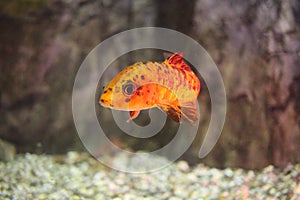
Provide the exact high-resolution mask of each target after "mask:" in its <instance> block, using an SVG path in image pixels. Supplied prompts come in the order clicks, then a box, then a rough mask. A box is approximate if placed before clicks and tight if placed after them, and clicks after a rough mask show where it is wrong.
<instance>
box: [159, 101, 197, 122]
mask: <svg viewBox="0 0 300 200" xmlns="http://www.w3.org/2000/svg"><path fill="white" fill-rule="evenodd" d="M159 108H160V109H162V110H163V111H164V112H165V113H166V114H167V115H168V117H170V118H171V119H172V120H174V121H176V122H178V123H180V122H181V117H183V118H184V119H185V120H186V121H188V122H189V123H190V124H196V122H197V121H198V110H197V107H196V104H195V103H187V104H183V105H182V106H179V105H159Z"/></svg>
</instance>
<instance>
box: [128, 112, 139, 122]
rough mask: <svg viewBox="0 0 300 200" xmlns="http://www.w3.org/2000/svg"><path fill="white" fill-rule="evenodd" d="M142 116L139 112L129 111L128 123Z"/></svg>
mask: <svg viewBox="0 0 300 200" xmlns="http://www.w3.org/2000/svg"><path fill="white" fill-rule="evenodd" d="M139 114H140V111H139V110H132V111H129V115H130V117H129V119H128V120H127V122H130V121H131V120H133V119H135V118H137V116H139Z"/></svg>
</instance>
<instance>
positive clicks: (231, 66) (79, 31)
mask: <svg viewBox="0 0 300 200" xmlns="http://www.w3.org/2000/svg"><path fill="white" fill-rule="evenodd" d="M144 26H158V27H165V28H170V29H174V30H177V31H180V32H182V33H184V34H187V35H188V36H190V37H192V38H193V39H194V40H196V41H198V42H199V43H200V44H201V45H202V46H203V47H204V48H205V49H206V50H207V52H208V53H209V54H210V55H211V56H212V58H213V60H214V61H215V63H216V64H217V66H218V68H219V70H220V72H221V74H222V77H223V80H224V84H225V87H226V93H227V109H228V110H227V117H226V122H225V126H224V129H223V132H222V135H221V138H220V139H219V141H218V143H217V145H216V146H215V148H214V149H213V151H212V152H211V153H210V154H209V155H208V156H207V157H206V158H205V159H201V160H200V159H199V158H198V152H199V148H200V146H201V144H202V139H203V134H198V135H197V137H196V139H195V141H194V143H193V145H192V146H191V147H190V148H189V150H188V151H187V152H186V153H185V154H184V155H183V156H182V158H181V159H184V160H187V161H188V162H189V163H190V164H196V163H200V162H202V163H205V164H208V165H210V166H214V167H221V168H223V167H243V168H252V169H257V168H262V167H265V166H267V165H268V164H274V165H276V166H286V165H287V164H288V163H296V162H299V161H300V153H299V152H300V31H299V28H300V1H299V0H251V1H243V0H237V1H233V0H224V1H217V0H189V1H182V0H172V1H171V0H164V1H159V0H153V1H150V0H140V1H133V0H61V1H59V0H50V1H44V0H2V1H1V2H0V30H1V32H0V64H1V66H0V113H1V114H0V138H1V142H0V143H1V144H0V145H2V144H7V142H9V143H10V144H12V145H13V146H15V149H16V151H17V152H18V153H24V152H33V153H49V154H63V153H66V152H68V151H71V150H76V151H85V149H84V148H83V147H82V144H81V142H80V140H79V138H78V136H77V133H76V130H75V126H74V123H73V118H72V107H71V102H72V98H71V95H72V87H73V82H74V79H75V75H76V72H77V70H78V68H79V66H80V64H81V63H82V61H83V60H84V58H85V57H86V56H87V54H88V53H89V52H90V51H91V50H92V49H93V48H94V47H95V46H96V45H98V44H99V43H100V42H102V41H103V40H105V39H107V38H108V37H110V36H112V35H114V34H116V33H119V32H121V31H125V30H128V29H131V28H136V27H144ZM149 58H152V59H154V60H158V61H162V60H163V56H162V55H161V52H158V51H155V50H153V51H151V50H147V51H139V52H133V53H130V54H128V55H125V57H124V58H123V57H122V58H120V59H118V63H117V64H115V65H116V66H117V67H119V68H115V69H114V70H115V71H114V72H112V73H115V74H116V73H117V71H118V70H120V69H122V68H124V67H126V66H127V65H129V64H132V63H134V62H137V61H148V60H149ZM107 73H109V72H107ZM108 81H109V80H103V83H107V82H108ZM100 85H101V83H100ZM104 85H105V84H104ZM101 86H103V85H101ZM199 103H200V107H201V122H200V128H199V133H200V132H203V130H206V129H207V127H208V124H209V121H210V98H209V94H208V92H207V90H206V86H205V82H203V81H202V92H201V94H200V96H199ZM97 108H99V112H100V113H101V114H99V116H100V117H99V118H100V119H99V121H100V122H101V123H102V124H103V125H104V126H105V125H106V126H111V125H110V124H111V123H113V119H112V114H111V111H110V110H109V109H104V108H101V107H100V106H99V107H97ZM147 120H148V116H147V113H142V115H141V116H140V119H138V120H137V123H148V122H147ZM170 128H171V129H172V130H173V129H174V130H176V129H177V128H178V125H176V124H175V123H173V122H171V121H168V122H167V124H166V126H165V127H164V129H163V130H162V131H161V133H160V134H159V135H158V136H154V137H152V138H150V139H147V140H142V139H135V138H130V137H129V136H124V134H122V132H121V131H120V130H119V129H118V128H117V127H114V126H112V127H111V128H110V131H109V132H110V136H109V137H110V138H111V139H112V140H113V141H114V142H115V143H116V144H118V145H120V146H122V147H124V148H128V149H131V150H133V151H135V150H141V146H142V147H143V148H144V149H142V150H153V149H156V148H159V147H161V146H164V145H165V144H166V143H168V141H170V139H172V137H173V135H172V134H166V133H165V132H166V130H169V129H170ZM141 144H142V145H141ZM0 149H1V151H7V149H9V148H8V147H6V146H5V145H4V146H1V148H0ZM103 151H105V149H103ZM1 154H2V152H1Z"/></svg>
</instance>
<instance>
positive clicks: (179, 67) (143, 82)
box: [99, 52, 200, 124]
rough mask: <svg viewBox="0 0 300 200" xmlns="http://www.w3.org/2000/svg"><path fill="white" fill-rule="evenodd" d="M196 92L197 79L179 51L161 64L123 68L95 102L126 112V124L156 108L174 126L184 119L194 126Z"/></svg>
mask: <svg viewBox="0 0 300 200" xmlns="http://www.w3.org/2000/svg"><path fill="white" fill-rule="evenodd" d="M199 93H200V81H199V78H198V77H197V75H196V74H195V73H194V72H193V71H192V69H191V67H190V66H189V65H188V64H187V63H186V62H185V61H184V59H183V53H182V52H179V53H174V54H172V55H171V56H170V57H169V58H167V59H166V60H164V61H163V62H152V61H148V62H146V63H142V62H136V63H134V64H132V65H130V66H128V67H126V68H125V69H123V70H122V71H121V72H119V74H117V75H116V76H115V77H114V78H113V79H112V80H111V81H110V82H109V83H108V85H107V86H105V87H104V89H103V93H102V94H101V95H100V99H99V103H100V105H102V106H103V107H107V108H110V109H114V110H122V111H129V119H128V120H127V122H129V121H131V120H133V119H135V118H137V117H138V115H139V113H140V111H141V110H146V109H151V108H154V107H158V108H159V109H160V110H162V111H163V112H165V113H166V115H167V116H168V117H169V118H171V119H172V120H174V121H176V122H178V123H181V122H182V121H183V120H182V119H184V120H186V121H187V122H189V123H190V124H195V123H196V122H197V120H198V115H199V114H198V110H197V106H196V105H197V98H198V95H199Z"/></svg>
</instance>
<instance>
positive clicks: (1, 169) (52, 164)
mask: <svg viewBox="0 0 300 200" xmlns="http://www.w3.org/2000/svg"><path fill="white" fill-rule="evenodd" d="M117 159H118V158H117ZM119 159H122V157H120V158H119ZM159 159H162V158H159ZM149 162H153V160H152V161H149ZM141 164H144V165H146V164H147V163H141ZM0 180H1V181H0V199H60V200H61V199H127V200H129V199H149V200H150V199H171V200H177V199H195V200H198V199H270V200H271V199H272V200H273V199H292V200H298V199H300V165H299V164H298V165H294V166H292V165H290V166H287V167H286V168H284V169H281V170H279V169H276V168H274V167H272V166H269V167H266V168H265V169H263V170H261V171H257V172H256V171H251V170H250V171H249V170H248V171H246V170H242V169H235V170H233V169H229V168H227V169H224V170H219V169H215V168H209V167H207V166H204V165H202V164H199V165H197V166H195V167H193V168H191V167H190V166H189V165H188V164H187V163H186V162H185V161H179V162H176V163H175V164H173V165H171V166H169V167H167V168H165V169H163V170H160V171H158V172H155V173H146V174H129V173H122V172H118V171H115V170H111V169H109V168H107V167H104V166H103V165H101V163H99V162H98V161H96V160H94V159H93V158H91V157H90V156H88V155H87V154H78V153H75V152H70V153H68V154H67V155H66V156H49V155H34V154H25V155H17V157H16V159H15V160H14V161H10V162H6V163H5V162H0Z"/></svg>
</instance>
